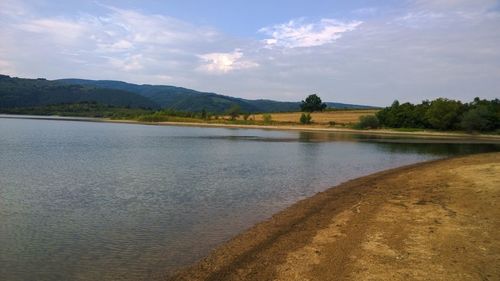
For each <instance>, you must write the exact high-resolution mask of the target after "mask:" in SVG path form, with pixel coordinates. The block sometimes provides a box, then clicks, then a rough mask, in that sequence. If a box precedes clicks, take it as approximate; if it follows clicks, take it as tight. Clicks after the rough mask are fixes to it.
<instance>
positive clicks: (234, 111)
mask: <svg viewBox="0 0 500 281" xmlns="http://www.w3.org/2000/svg"><path fill="white" fill-rule="evenodd" d="M240 111H241V108H240V106H239V105H237V104H234V105H233V106H231V107H230V108H229V110H228V111H227V115H229V118H230V119H231V120H236V118H238V117H239V116H240Z"/></svg>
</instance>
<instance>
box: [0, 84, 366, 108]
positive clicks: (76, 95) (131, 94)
mask: <svg viewBox="0 0 500 281" xmlns="http://www.w3.org/2000/svg"><path fill="white" fill-rule="evenodd" d="M81 102H95V103H98V104H101V105H105V106H114V107H128V108H152V109H159V108H163V109H169V110H174V111H184V112H201V111H203V110H204V111H206V112H212V113H217V114H221V113H224V112H226V111H227V110H228V109H229V108H230V107H232V106H233V105H238V106H239V107H240V109H241V111H242V112H249V113H265V112H290V111H298V110H299V109H300V103H299V102H280V101H273V100H264V99H260V100H247V99H241V98H235V97H230V96H224V95H219V94H215V93H207V92H199V91H195V90H192V89H187V88H182V87H175V86H163V85H137V84H131V83H126V82H121V81H109V80H98V81H96V80H84V79H61V80H54V81H49V80H46V79H24V78H14V77H9V76H6V75H0V109H1V108H4V109H7V108H25V107H40V106H45V105H57V104H74V103H81ZM327 104H328V106H329V107H331V108H343V109H344V108H353V109H354V108H357V109H362V108H363V109H364V108H370V107H368V106H360V105H351V104H341V103H327ZM4 111H5V110H4Z"/></svg>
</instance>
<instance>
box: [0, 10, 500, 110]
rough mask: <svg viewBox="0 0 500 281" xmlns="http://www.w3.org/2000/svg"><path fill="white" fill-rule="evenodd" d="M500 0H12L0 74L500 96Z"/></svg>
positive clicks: (279, 91)
mask: <svg viewBox="0 0 500 281" xmlns="http://www.w3.org/2000/svg"><path fill="white" fill-rule="evenodd" d="M499 7H500V5H499V1H497V0H474V1H471V0H406V1H369V0H365V1H296V0H293V1H284V0H279V1H260V0H259V1H193V0H184V1H131V0H125V1H114V0H107V1H106V0H101V1H48V0H31V1H14V0H2V1H0V73H3V74H8V75H12V76H19V77H46V78H49V79H58V78H69V77H77V78H89V79H113V80H124V81H128V82H133V83H149V84H170V85H177V86H184V87H189V88H194V89H197V90H201V91H214V92H217V93H221V94H225V95H232V96H238V97H243V98H250V99H257V98H266V99H276V100H301V99H303V98H304V96H306V95H308V94H311V93H318V94H319V95H320V96H321V97H323V99H324V100H328V101H339V102H349V103H361V104H373V105H386V104H390V103H391V102H392V101H393V100H394V99H399V100H400V101H412V102H419V101H421V100H423V99H433V98H436V97H448V98H454V99H461V100H470V99H472V98H473V97H475V96H480V97H482V98H497V97H499V96H500V94H499V90H498V89H500V51H499V50H500V48H499V47H498V46H500V9H499Z"/></svg>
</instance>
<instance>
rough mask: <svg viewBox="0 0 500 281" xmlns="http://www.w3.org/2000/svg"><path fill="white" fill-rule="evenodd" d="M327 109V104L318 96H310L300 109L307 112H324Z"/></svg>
mask: <svg viewBox="0 0 500 281" xmlns="http://www.w3.org/2000/svg"><path fill="white" fill-rule="evenodd" d="M325 108H326V103H323V102H322V101H321V98H320V97H318V96H317V95H316V94H312V95H309V96H308V97H307V98H306V100H305V101H302V104H301V105H300V109H301V110H302V111H305V112H314V111H323V110H324V109H325Z"/></svg>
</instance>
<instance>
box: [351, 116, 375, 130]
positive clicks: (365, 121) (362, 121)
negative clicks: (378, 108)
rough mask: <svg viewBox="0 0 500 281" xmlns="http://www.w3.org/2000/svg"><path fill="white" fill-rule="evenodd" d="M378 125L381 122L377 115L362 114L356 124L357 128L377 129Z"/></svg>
mask: <svg viewBox="0 0 500 281" xmlns="http://www.w3.org/2000/svg"><path fill="white" fill-rule="evenodd" d="M378 127H380V123H379V121H378V118H377V116H375V115H363V116H360V117H359V122H358V124H356V125H355V128H356V129H377V128H378Z"/></svg>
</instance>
